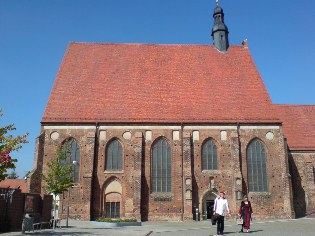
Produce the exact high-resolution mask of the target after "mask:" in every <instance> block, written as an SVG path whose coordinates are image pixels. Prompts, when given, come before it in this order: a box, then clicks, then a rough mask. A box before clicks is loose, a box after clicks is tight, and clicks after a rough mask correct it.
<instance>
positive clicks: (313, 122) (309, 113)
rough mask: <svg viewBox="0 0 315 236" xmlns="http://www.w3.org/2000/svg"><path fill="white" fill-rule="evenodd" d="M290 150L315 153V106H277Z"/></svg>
mask: <svg viewBox="0 0 315 236" xmlns="http://www.w3.org/2000/svg"><path fill="white" fill-rule="evenodd" d="M275 106H276V108H277V110H278V112H279V117H280V118H281V120H282V121H283V132H284V134H285V137H286V138H287V142H288V146H289V148H290V150H299V151H304V150H312V151H315V105H313V106H311V105H309V106H307V105H275Z"/></svg>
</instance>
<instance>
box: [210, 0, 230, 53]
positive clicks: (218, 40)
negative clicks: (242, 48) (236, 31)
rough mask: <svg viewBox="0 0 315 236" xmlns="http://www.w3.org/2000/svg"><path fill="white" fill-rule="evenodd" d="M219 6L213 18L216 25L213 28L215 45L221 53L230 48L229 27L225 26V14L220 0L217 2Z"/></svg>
mask: <svg viewBox="0 0 315 236" xmlns="http://www.w3.org/2000/svg"><path fill="white" fill-rule="evenodd" d="M216 3H217V6H216V8H215V9H214V13H213V18H214V25H213V28H212V34H211V36H212V37H213V45H214V46H215V47H216V48H217V49H218V50H219V51H227V50H228V48H229V37H228V34H229V31H228V28H227V26H226V25H225V24H224V13H223V9H222V8H221V7H220V3H219V0H216Z"/></svg>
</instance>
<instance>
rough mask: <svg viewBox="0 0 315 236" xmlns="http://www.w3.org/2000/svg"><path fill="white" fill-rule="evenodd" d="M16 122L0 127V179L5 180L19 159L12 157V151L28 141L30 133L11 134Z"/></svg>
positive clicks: (0, 112) (0, 113)
mask: <svg viewBox="0 0 315 236" xmlns="http://www.w3.org/2000/svg"><path fill="white" fill-rule="evenodd" d="M1 117H2V109H0V118H1ZM14 130H15V127H14V124H13V123H12V124H10V125H7V126H4V127H0V181H1V180H4V179H5V178H6V177H7V176H8V174H7V171H8V169H14V168H15V163H16V162H17V159H14V158H11V152H12V151H17V150H19V149H21V148H22V144H23V143H27V140H26V137H27V136H28V133H26V134H23V135H21V136H17V137H14V136H13V135H11V134H9V133H10V132H12V131H14Z"/></svg>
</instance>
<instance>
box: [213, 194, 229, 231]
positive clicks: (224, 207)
mask: <svg viewBox="0 0 315 236" xmlns="http://www.w3.org/2000/svg"><path fill="white" fill-rule="evenodd" d="M225 211H227V212H228V214H229V215H231V211H230V208H229V204H228V201H227V199H226V198H225V192H220V197H217V198H216V199H215V200H214V208H213V215H215V216H216V218H217V234H218V235H223V231H224V213H225Z"/></svg>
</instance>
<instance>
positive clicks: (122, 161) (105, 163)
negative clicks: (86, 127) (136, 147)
mask: <svg viewBox="0 0 315 236" xmlns="http://www.w3.org/2000/svg"><path fill="white" fill-rule="evenodd" d="M115 141H118V143H119V144H120V146H121V169H107V158H108V153H107V151H108V148H109V146H110V145H111V144H112V143H113V142H115ZM104 154H105V158H104V173H123V172H124V145H123V142H122V141H121V140H120V139H119V138H117V137H113V138H111V139H110V140H108V142H107V143H106V146H105V151H104Z"/></svg>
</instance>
